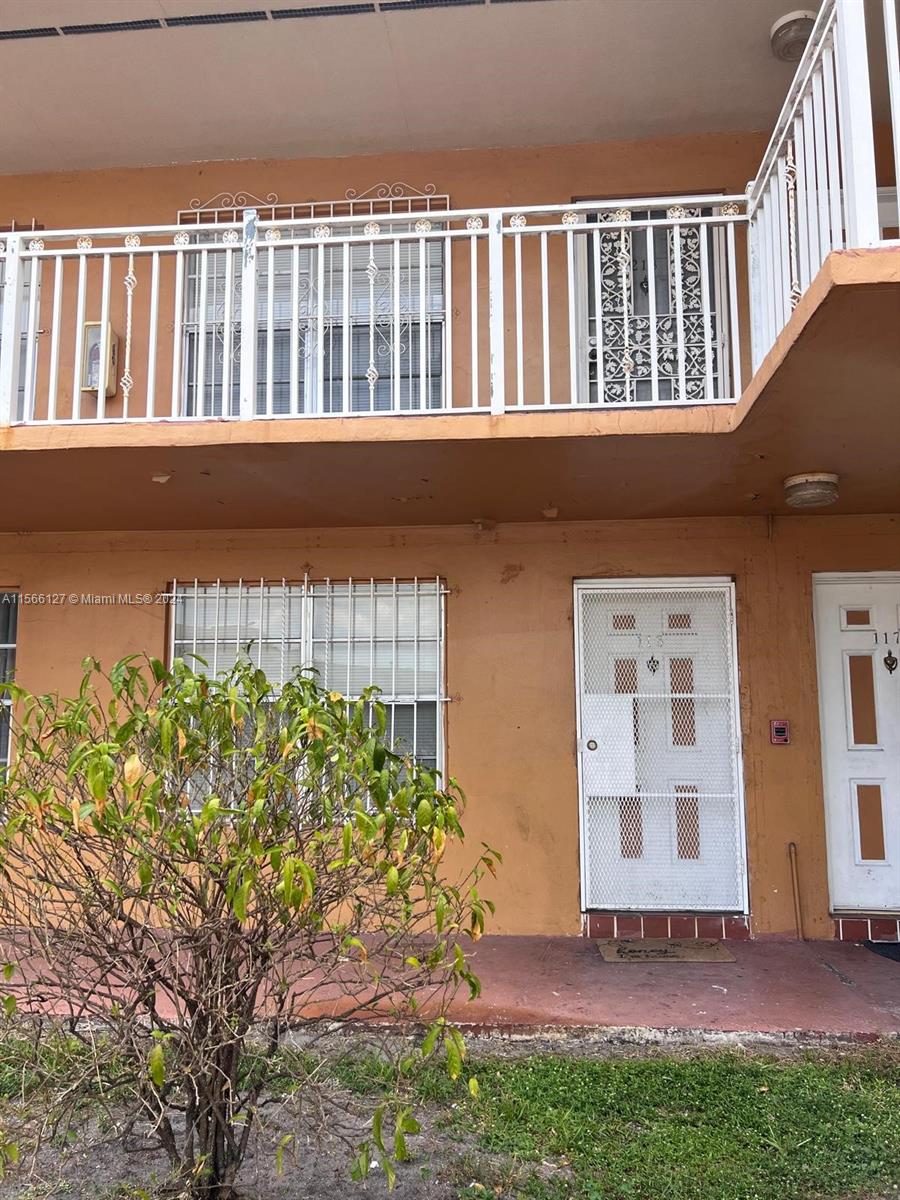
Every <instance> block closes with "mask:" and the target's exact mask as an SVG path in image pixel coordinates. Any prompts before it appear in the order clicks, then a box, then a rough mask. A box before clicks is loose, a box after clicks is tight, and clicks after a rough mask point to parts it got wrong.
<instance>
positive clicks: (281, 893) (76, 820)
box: [0, 658, 498, 1200]
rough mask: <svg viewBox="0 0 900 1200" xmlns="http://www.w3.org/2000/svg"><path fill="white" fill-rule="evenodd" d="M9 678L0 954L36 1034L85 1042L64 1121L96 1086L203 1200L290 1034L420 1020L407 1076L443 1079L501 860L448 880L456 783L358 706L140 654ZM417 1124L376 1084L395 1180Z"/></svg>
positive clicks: (457, 1055)
mask: <svg viewBox="0 0 900 1200" xmlns="http://www.w3.org/2000/svg"><path fill="white" fill-rule="evenodd" d="M6 686H7V688H8V690H9V691H10V692H11V694H12V697H13V699H14V702H15V708H16V713H17V728H16V757H15V761H14V763H13V765H12V766H11V768H10V769H9V772H8V775H7V778H6V779H5V780H4V781H3V783H2V787H0V803H2V814H3V815H2V824H0V872H2V875H0V943H2V949H0V957H2V958H4V959H6V960H7V961H8V962H9V963H10V964H11V965H12V966H14V967H15V973H14V974H13V975H12V980H11V983H10V984H9V985H8V987H9V989H10V990H11V993H12V995H13V996H14V997H15V1002H16V1003H17V1005H18V1012H19V1014H21V1015H22V1016H23V1017H24V1018H28V1019H30V1020H32V1021H33V1022H34V1023H35V1031H34V1034H33V1041H34V1044H35V1045H37V1046H39V1045H40V1044H41V1041H42V1038H44V1037H46V1036H48V1031H49V1032H52V1033H54V1035H55V1036H58V1035H59V1030H60V1028H61V1027H63V1028H66V1029H67V1030H68V1032H69V1034H70V1035H71V1036H74V1037H76V1038H77V1039H79V1040H80V1041H81V1042H82V1043H83V1045H84V1046H85V1047H87V1048H88V1050H89V1052H90V1068H89V1069H88V1070H84V1071H82V1072H81V1073H80V1075H79V1083H78V1086H73V1085H72V1084H71V1083H70V1084H69V1086H68V1087H67V1088H66V1089H65V1096H66V1101H67V1104H68V1106H69V1111H70V1112H74V1111H77V1108H78V1104H79V1096H80V1094H81V1093H82V1091H83V1090H84V1089H85V1088H91V1089H92V1090H93V1092H94V1093H95V1094H96V1093H98V1092H99V1093H100V1094H101V1095H102V1097H103V1100H104V1103H105V1104H107V1105H108V1107H109V1111H110V1114H111V1115H112V1116H113V1117H114V1119H115V1121H116V1123H117V1124H116V1128H117V1129H118V1130H120V1131H121V1132H123V1133H127V1134H133V1133H135V1132H138V1133H140V1134H141V1135H142V1136H146V1137H151V1138H153V1139H154V1140H155V1141H156V1142H157V1143H158V1144H159V1146H161V1147H162V1148H163V1149H164V1150H165V1152H166V1154H167V1155H168V1158H169V1160H170V1163H171V1167H172V1171H173V1175H174V1177H175V1179H176V1180H177V1181H178V1184H179V1187H181V1188H182V1189H186V1190H187V1191H189V1192H190V1193H191V1194H192V1195H195V1196H204V1197H216V1198H217V1200H218V1198H222V1197H227V1196H230V1195H232V1194H233V1190H234V1184H235V1178H236V1175H237V1172H238V1170H239V1168H240V1165H241V1162H242V1159H243V1157H244V1155H245V1153H246V1150H247V1146H248V1141H249V1138H250V1135H251V1130H252V1129H253V1128H254V1122H255V1119H256V1117H257V1115H258V1112H259V1107H260V1105H261V1104H262V1103H263V1102H264V1099H265V1096H266V1092H267V1084H268V1082H269V1074H270V1069H271V1068H270V1064H272V1063H273V1061H274V1058H273V1056H274V1052H275V1050H276V1048H277V1047H278V1046H279V1044H280V1043H281V1042H282V1040H283V1038H284V1035H285V1034H286V1032H287V1031H289V1030H296V1029H297V1028H301V1029H302V1030H304V1037H306V1038H313V1039H314V1037H315V1035H316V1031H317V1030H319V1029H320V1028H322V1027H325V1026H329V1025H333V1022H334V1021H335V1020H338V1021H344V1022H346V1021H350V1020H354V1019H361V1018H366V1017H369V1018H371V1017H372V1016H373V1015H376V1014H377V1015H379V1016H380V1017H382V1018H388V1019H390V1020H391V1021H393V1022H395V1023H396V1022H408V1021H410V1020H414V1021H415V1022H416V1024H417V1025H418V1024H419V1023H422V1024H424V1025H425V1026H426V1027H427V1032H426V1034H425V1037H424V1041H423V1043H422V1045H421V1047H420V1048H419V1049H418V1050H417V1051H416V1052H415V1054H413V1055H409V1054H408V1055H407V1056H406V1058H405V1059H402V1060H399V1061H398V1063H397V1070H398V1074H397V1078H398V1080H399V1081H400V1082H401V1083H402V1080H403V1078H404V1075H405V1073H408V1071H409V1070H410V1069H411V1065H412V1063H413V1061H414V1060H415V1059H416V1058H420V1057H422V1056H423V1055H424V1056H428V1055H430V1054H432V1053H435V1052H438V1051H440V1053H441V1054H442V1055H444V1056H445V1057H446V1063H447V1067H448V1069H449V1072H450V1074H451V1075H453V1076H457V1075H459V1073H460V1072H461V1070H462V1058H463V1054H464V1049H465V1048H464V1044H463V1041H462V1038H461V1036H460V1034H459V1032H458V1031H457V1030H456V1029H455V1028H453V1027H452V1026H451V1025H449V1024H448V1023H447V1022H446V1021H445V1019H444V1013H445V1012H446V1008H447V1005H448V1003H449V1001H450V999H451V998H452V997H453V995H454V994H455V992H456V991H457V989H458V987H459V986H460V985H466V986H468V988H469V989H470V992H471V993H472V994H475V993H477V991H478V987H479V984H478V980H477V978H476V977H475V975H474V974H473V973H472V971H471V970H470V967H469V965H468V962H467V959H466V955H465V953H464V949H463V944H464V940H465V939H467V938H473V939H477V938H478V937H479V936H480V935H481V933H482V931H483V928H484V921H485V914H486V911H492V910H491V906H490V904H489V902H487V901H484V900H482V899H481V897H480V896H479V893H478V882H479V879H480V878H481V876H482V875H483V873H484V871H485V870H490V871H492V872H493V870H494V867H495V864H496V862H497V858H498V856H497V855H496V854H495V853H494V852H492V851H490V850H489V849H487V848H484V849H483V851H482V852H481V853H480V855H479V856H478V859H477V862H476V863H475V866H474V867H473V868H472V869H471V870H470V871H469V872H468V873H467V874H465V875H464V876H463V877H462V878H461V879H460V880H458V881H456V882H451V881H450V880H449V879H448V878H447V877H446V876H447V872H446V871H445V870H444V868H443V867H442V863H443V860H444V854H445V850H446V849H447V847H448V846H449V845H450V844H451V843H454V842H460V841H461V840H462V838H463V830H462V827H461V824H460V815H461V812H462V809H463V804H464V799H463V796H462V793H461V791H460V789H459V788H458V786H457V785H456V784H455V782H453V781H450V782H449V783H448V784H447V785H446V786H441V785H440V783H439V781H438V780H437V778H436V776H435V774H434V773H433V772H431V771H429V770H426V769H425V768H424V767H422V766H420V765H419V764H417V763H416V762H414V761H412V760H411V759H409V758H404V757H402V756H400V755H398V754H396V753H395V752H394V751H393V749H392V748H391V747H390V746H389V745H388V744H387V742H386V734H385V729H386V724H385V712H384V709H383V707H382V706H381V705H380V704H379V703H378V701H377V697H376V696H375V695H374V694H372V693H367V694H366V695H364V697H363V698H362V699H360V700H358V701H353V702H350V701H347V700H346V699H345V698H344V697H343V696H341V695H339V694H337V693H335V692H325V691H323V690H322V689H321V688H320V687H319V685H318V684H317V682H316V680H315V678H313V677H312V676H311V675H309V674H304V673H297V674H296V675H295V676H294V677H293V678H291V679H290V681H289V682H287V683H286V684H284V685H283V686H282V687H280V688H276V687H275V686H274V685H273V684H272V683H271V682H270V681H269V680H268V679H267V678H266V677H265V675H264V674H263V672H261V671H259V670H257V669H256V668H254V667H253V666H252V665H251V664H250V663H249V662H247V661H239V662H238V663H237V665H236V666H235V667H234V668H233V669H232V670H230V671H229V672H228V673H227V674H224V675H223V676H222V677H220V678H215V679H214V678H210V677H208V676H207V675H206V674H204V673H203V671H202V670H195V669H193V668H192V667H190V666H189V665H187V664H186V663H185V662H184V661H183V660H176V661H175V663H174V665H173V666H172V668H171V669H166V668H165V667H164V666H163V664H162V663H160V662H159V661H157V660H154V659H150V660H139V659H136V658H130V659H125V660H122V661H121V662H118V663H116V665H115V666H114V667H113V668H112V669H111V670H110V671H109V673H108V674H105V673H104V672H103V671H102V670H101V668H100V665H99V664H98V663H97V662H96V661H95V660H92V659H89V660H86V662H85V664H84V675H83V680H82V683H81V686H80V689H79V691H78V694H77V695H76V696H74V697H71V698H60V697H58V696H55V695H43V696H36V695H31V694H28V693H26V692H25V691H23V690H22V689H20V688H18V687H15V686H13V685H6ZM38 1017H39V1019H38ZM369 1027H370V1028H371V1027H372V1025H371V1022H370V1023H369ZM304 1086H308V1087H309V1088H314V1087H316V1086H317V1080H316V1078H315V1077H314V1076H313V1075H311V1076H310V1078H309V1079H308V1080H305V1081H304ZM416 1128H417V1126H416V1123H415V1120H414V1118H413V1116H412V1112H411V1109H410V1108H409V1106H408V1105H407V1104H406V1102H405V1100H404V1097H403V1094H402V1088H400V1089H394V1090H392V1091H391V1092H390V1094H388V1095H387V1096H386V1097H385V1098H384V1099H382V1100H381V1102H380V1103H379V1104H378V1108H377V1109H376V1111H375V1113H374V1115H373V1117H372V1126H371V1130H372V1132H371V1139H372V1141H373V1142H374V1143H375V1145H377V1147H378V1149H379V1160H380V1161H381V1162H382V1163H383V1165H384V1168H385V1170H386V1171H387V1173H388V1177H389V1182H392V1180H393V1175H394V1161H395V1160H397V1159H401V1158H403V1157H404V1156H405V1153H406V1144H405V1136H406V1134H407V1133H410V1132H414V1131H415V1130H416ZM389 1132H390V1138H391V1139H392V1140H390V1141H389ZM368 1169H369V1149H368V1145H367V1144H363V1145H361V1146H358V1153H357V1159H356V1166H355V1170H356V1174H357V1176H362V1175H364V1174H365V1173H367V1171H368Z"/></svg>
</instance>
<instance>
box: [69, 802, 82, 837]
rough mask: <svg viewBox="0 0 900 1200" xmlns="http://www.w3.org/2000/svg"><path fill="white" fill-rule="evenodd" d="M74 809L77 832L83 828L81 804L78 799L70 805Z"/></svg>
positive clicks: (74, 823)
mask: <svg viewBox="0 0 900 1200" xmlns="http://www.w3.org/2000/svg"><path fill="white" fill-rule="evenodd" d="M69 807H70V808H71V810H72V824H73V825H74V826H75V832H76V833H78V831H79V830H80V829H81V805H80V804H79V803H78V801H77V800H73V801H72V803H71V804H70V806H69Z"/></svg>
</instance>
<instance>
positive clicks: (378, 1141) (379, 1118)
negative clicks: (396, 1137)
mask: <svg viewBox="0 0 900 1200" xmlns="http://www.w3.org/2000/svg"><path fill="white" fill-rule="evenodd" d="M383 1124H384V1105H383V1104H379V1106H378V1107H377V1108H376V1109H375V1112H374V1113H373V1114H372V1140H373V1141H374V1143H375V1145H376V1146H377V1147H378V1149H379V1150H380V1151H381V1152H382V1154H385V1153H386V1151H385V1148H384V1138H383V1136H382V1127H383Z"/></svg>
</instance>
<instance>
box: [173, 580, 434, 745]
mask: <svg viewBox="0 0 900 1200" xmlns="http://www.w3.org/2000/svg"><path fill="white" fill-rule="evenodd" d="M444 595H445V592H444V589H443V587H442V585H441V583H440V581H439V580H437V579H431V580H420V579H416V580H397V579H391V580H375V579H366V580H355V579H354V580H340V581H336V580H330V579H327V580H322V581H317V582H312V581H310V580H304V581H303V582H302V583H288V582H285V581H282V582H269V581H266V580H258V581H256V582H254V583H247V582H244V581H239V582H237V583H223V582H221V581H215V582H211V583H201V582H200V581H194V582H191V583H176V584H175V585H174V604H173V620H172V654H173V656H181V657H188V659H189V661H193V660H192V659H191V658H190V656H191V655H196V656H198V657H199V658H202V659H203V660H204V661H205V662H206V664H207V666H208V668H209V670H210V671H211V672H212V673H213V674H218V673H219V672H221V671H225V670H227V669H228V668H229V667H231V666H233V664H234V663H235V661H236V660H237V658H238V657H239V656H242V655H249V657H250V659H251V660H252V662H254V663H255V664H257V665H258V666H260V667H262V669H263V670H264V671H265V672H266V674H267V675H268V676H269V678H270V679H272V680H273V681H275V682H276V683H282V682H283V681H284V680H285V679H286V678H287V677H288V676H289V675H290V674H291V673H292V672H293V671H294V670H295V669H296V668H297V667H313V668H315V670H316V671H317V672H318V676H319V681H320V682H321V683H322V684H323V685H324V686H325V687H327V688H329V689H331V690H334V691H339V692H341V693H342V694H343V695H345V696H347V697H349V698H351V699H352V698H355V697H357V696H359V695H360V693H361V692H362V691H363V690H364V689H365V688H367V687H369V686H370V685H375V686H376V687H378V688H380V689H381V696H380V700H381V701H382V703H383V704H384V705H385V706H386V707H387V709H388V714H387V716H388V735H389V740H390V741H391V742H393V743H394V744H395V745H396V746H397V748H398V749H400V750H402V751H403V752H405V753H410V752H411V753H412V754H413V755H415V757H416V758H418V759H419V761H420V762H424V763H425V764H427V765H429V766H432V767H436V766H439V765H440V759H441V753H442V720H443V714H442V707H443V701H444V700H445V696H444V684H443V636H444V617H443V611H444V610H443V604H444Z"/></svg>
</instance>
